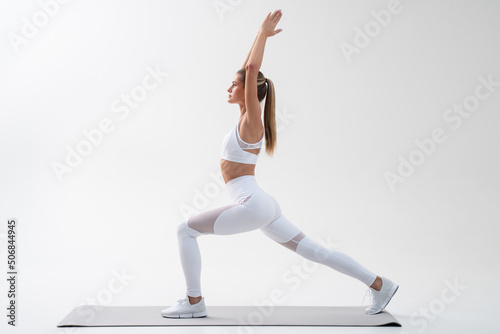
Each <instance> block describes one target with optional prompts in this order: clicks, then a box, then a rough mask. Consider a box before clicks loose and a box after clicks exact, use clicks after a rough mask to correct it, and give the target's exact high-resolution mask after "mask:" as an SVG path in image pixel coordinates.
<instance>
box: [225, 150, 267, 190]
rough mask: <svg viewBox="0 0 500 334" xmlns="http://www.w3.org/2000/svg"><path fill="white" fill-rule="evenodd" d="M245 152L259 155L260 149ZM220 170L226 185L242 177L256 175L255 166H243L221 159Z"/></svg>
mask: <svg viewBox="0 0 500 334" xmlns="http://www.w3.org/2000/svg"><path fill="white" fill-rule="evenodd" d="M245 151H248V152H251V153H253V154H258V153H259V151H260V148H256V149H252V150H245ZM220 169H221V171H222V177H223V178H224V182H225V183H228V182H229V181H230V180H232V179H234V178H237V177H239V176H242V175H255V164H242V163H239V162H234V161H229V160H225V159H220Z"/></svg>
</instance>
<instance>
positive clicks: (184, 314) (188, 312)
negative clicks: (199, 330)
mask: <svg viewBox="0 0 500 334" xmlns="http://www.w3.org/2000/svg"><path fill="white" fill-rule="evenodd" d="M161 315H162V316H163V317H165V318H202V317H206V316H207V309H206V307H205V297H201V300H200V301H199V302H198V303H196V304H194V305H192V304H191V303H190V302H189V299H188V297H187V296H186V297H184V298H182V299H179V300H177V305H175V306H170V307H169V308H166V309H164V310H163V311H161Z"/></svg>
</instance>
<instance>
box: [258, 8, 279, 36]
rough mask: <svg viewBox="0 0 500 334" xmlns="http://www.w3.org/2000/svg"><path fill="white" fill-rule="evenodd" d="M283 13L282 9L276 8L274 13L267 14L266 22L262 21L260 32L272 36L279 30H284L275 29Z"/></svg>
mask: <svg viewBox="0 0 500 334" xmlns="http://www.w3.org/2000/svg"><path fill="white" fill-rule="evenodd" d="M282 15H283V13H281V9H278V10H275V11H274V12H273V13H272V14H271V13H269V14H267V17H266V19H265V20H264V22H262V25H261V27H260V29H259V33H262V34H264V35H265V36H266V37H271V36H274V35H276V34H277V33H279V32H282V31H283V29H277V30H274V28H276V25H277V24H278V22H279V21H280V19H281V16H282Z"/></svg>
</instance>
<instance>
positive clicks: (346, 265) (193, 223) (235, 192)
mask: <svg viewBox="0 0 500 334" xmlns="http://www.w3.org/2000/svg"><path fill="white" fill-rule="evenodd" d="M226 187H227V190H228V193H229V196H230V197H231V199H232V200H233V203H232V204H228V205H225V206H222V207H219V208H216V209H212V210H209V211H206V212H202V213H200V214H197V215H194V216H192V217H190V218H189V219H188V220H187V221H184V222H182V223H181V224H179V226H178V228H177V237H178V241H179V253H180V257H181V263H182V269H183V271H184V277H185V280H186V287H187V292H186V294H187V295H188V296H190V297H198V296H201V284H200V276H201V255H200V249H199V247H198V242H197V241H196V238H197V237H199V236H201V235H208V234H215V235H229V234H236V233H243V232H248V231H252V230H256V229H260V230H261V231H262V232H263V233H264V234H265V235H267V236H268V237H269V238H271V239H273V240H274V241H276V242H278V243H280V244H282V245H283V246H285V247H287V248H289V249H291V250H292V251H295V252H296V253H297V254H299V255H301V256H303V257H304V258H306V259H308V260H311V261H314V262H317V263H321V264H324V265H327V266H328V267H330V268H332V269H335V270H337V271H339V272H341V273H343V274H346V275H349V276H351V277H354V278H356V279H358V280H360V281H361V282H363V283H364V284H366V285H367V286H371V285H372V284H373V282H375V278H376V277H377V275H375V274H374V273H372V272H371V271H369V270H368V269H366V268H364V267H363V266H362V265H360V264H359V263H358V262H356V261H355V260H354V259H353V258H351V257H350V256H348V255H346V254H344V253H342V252H339V251H336V250H333V249H329V248H325V247H323V246H321V245H319V244H318V243H315V242H314V241H313V240H311V239H310V238H309V237H307V236H306V235H305V234H304V233H302V231H301V230H300V229H299V228H297V227H296V226H295V225H293V224H292V223H291V222H290V221H289V220H288V219H286V218H285V216H283V215H282V214H281V209H280V206H279V204H278V202H276V200H275V199H274V198H273V197H272V196H271V195H269V194H267V193H266V192H264V191H263V190H262V189H261V188H260V187H259V186H258V184H257V180H256V179H255V176H254V175H243V176H240V177H237V178H234V179H232V180H230V181H229V182H228V183H227V184H226Z"/></svg>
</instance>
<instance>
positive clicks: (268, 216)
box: [188, 189, 281, 235]
mask: <svg viewBox="0 0 500 334" xmlns="http://www.w3.org/2000/svg"><path fill="white" fill-rule="evenodd" d="M280 215H281V210H280V208H279V205H278V203H277V202H276V200H274V198H273V197H272V196H270V195H269V194H267V193H266V192H264V191H263V190H261V189H260V190H258V191H256V192H254V193H253V194H251V195H250V196H248V197H247V198H246V199H245V200H244V201H243V202H241V203H239V204H236V203H233V204H228V205H225V206H222V207H219V208H216V209H212V210H208V211H206V212H202V213H200V214H197V215H194V216H192V217H191V218H189V219H188V226H189V227H191V228H193V229H195V230H197V231H199V232H201V233H207V234H218V235H228V234H236V233H243V232H248V231H253V230H256V229H259V228H262V227H264V226H266V225H268V224H269V223H271V222H272V221H273V220H275V219H276V218H277V217H279V216H280Z"/></svg>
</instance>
